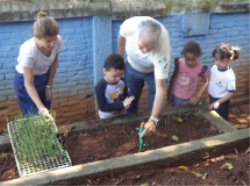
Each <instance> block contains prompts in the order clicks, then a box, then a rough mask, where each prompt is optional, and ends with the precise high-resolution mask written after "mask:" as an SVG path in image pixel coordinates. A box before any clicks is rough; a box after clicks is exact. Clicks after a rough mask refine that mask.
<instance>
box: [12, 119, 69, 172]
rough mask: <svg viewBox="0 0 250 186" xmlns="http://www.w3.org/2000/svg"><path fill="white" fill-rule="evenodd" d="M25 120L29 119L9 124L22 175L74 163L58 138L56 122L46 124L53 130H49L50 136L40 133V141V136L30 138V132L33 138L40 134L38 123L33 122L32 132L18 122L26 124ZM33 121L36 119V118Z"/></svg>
mask: <svg viewBox="0 0 250 186" xmlns="http://www.w3.org/2000/svg"><path fill="white" fill-rule="evenodd" d="M34 117H37V116H34ZM25 121H28V120H27V118H23V119H19V120H16V121H14V122H10V123H8V124H7V127H8V132H9V137H10V142H11V146H12V150H13V152H14V157H15V161H16V165H17V170H18V173H19V176H20V177H26V176H30V175H34V174H37V173H41V172H47V171H51V170H56V169H61V168H64V167H68V166H71V165H72V163H71V159H70V157H69V155H68V152H67V151H64V150H63V148H62V146H61V144H60V143H59V142H58V140H57V138H56V133H57V128H56V124H55V123H54V122H49V124H48V125H46V127H49V129H50V131H51V132H50V133H48V132H47V134H48V135H49V138H48V137H47V136H45V137H44V138H41V136H43V134H41V133H40V134H39V135H40V138H41V140H42V141H40V142H39V140H40V138H38V137H37V138H38V139H37V140H29V138H30V136H31V135H30V133H32V137H33V139H34V136H38V134H36V132H37V131H36V130H35V129H36V126H37V125H38V124H37V123H36V122H34V123H32V125H33V124H34V130H32V132H31V131H28V129H27V130H26V129H25V127H21V126H20V124H18V122H21V123H22V125H24V126H25ZM33 121H35V120H34V118H33ZM44 135H45V132H44ZM48 140H49V141H48ZM24 143H25V145H24ZM45 144H47V145H48V144H49V145H50V146H51V147H52V148H51V149H52V150H51V149H47V148H46V145H45Z"/></svg>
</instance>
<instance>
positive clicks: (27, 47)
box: [16, 35, 64, 75]
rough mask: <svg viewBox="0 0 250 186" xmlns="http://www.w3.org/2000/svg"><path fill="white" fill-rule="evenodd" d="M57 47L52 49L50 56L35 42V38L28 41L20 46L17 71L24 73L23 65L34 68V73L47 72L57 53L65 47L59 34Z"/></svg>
mask: <svg viewBox="0 0 250 186" xmlns="http://www.w3.org/2000/svg"><path fill="white" fill-rule="evenodd" d="M57 38H58V39H57V42H56V45H55V47H54V48H53V49H52V52H51V55H50V57H47V56H45V55H43V54H42V53H41V52H40V51H39V50H38V48H37V47H36V44H35V38H31V39H29V40H28V41H26V42H25V43H24V44H22V45H21V47H20V52H19V56H18V58H17V62H18V64H17V65H16V70H17V72H19V73H21V74H23V67H25V68H33V69H34V75H41V74H44V73H46V72H47V71H48V70H49V68H50V65H51V64H52V63H53V61H54V59H55V57H56V54H57V53H58V52H60V51H61V50H62V49H63V47H64V44H63V40H62V38H61V37H60V36H59V35H58V36H57Z"/></svg>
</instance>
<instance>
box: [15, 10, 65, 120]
mask: <svg viewBox="0 0 250 186" xmlns="http://www.w3.org/2000/svg"><path fill="white" fill-rule="evenodd" d="M32 33H33V36H34V37H33V38H31V39H29V40H28V41H26V42H25V43H24V44H22V45H21V47H20V52H19V56H18V58H17V62H18V64H17V66H16V74H15V78H14V87H15V92H16V96H17V100H18V104H19V106H20V108H21V111H22V113H23V115H24V116H26V115H32V114H36V113H39V114H44V115H46V116H48V117H51V116H50V114H49V110H50V107H51V98H52V91H51V88H52V82H53V79H54V76H55V73H56V69H57V63H58V54H59V52H60V51H61V50H62V49H63V47H64V44H63V41H62V38H61V37H60V36H59V35H58V33H59V27H58V24H57V22H56V21H55V20H54V19H53V18H51V17H49V16H47V14H46V13H44V12H42V11H41V12H39V13H38V14H37V20H36V22H35V23H34V25H33V30H32Z"/></svg>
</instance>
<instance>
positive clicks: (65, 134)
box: [63, 129, 71, 138]
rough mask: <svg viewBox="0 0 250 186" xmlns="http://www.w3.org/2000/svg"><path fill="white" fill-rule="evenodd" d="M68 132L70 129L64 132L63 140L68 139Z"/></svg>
mask: <svg viewBox="0 0 250 186" xmlns="http://www.w3.org/2000/svg"><path fill="white" fill-rule="evenodd" d="M70 131H71V130H70V129H67V130H65V132H64V134H63V136H64V137H65V138H67V137H69V132H70Z"/></svg>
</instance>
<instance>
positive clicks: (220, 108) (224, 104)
mask: <svg viewBox="0 0 250 186" xmlns="http://www.w3.org/2000/svg"><path fill="white" fill-rule="evenodd" d="M240 53H241V49H240V48H239V47H232V46H230V45H229V44H227V43H221V44H219V45H218V46H217V47H216V48H215V49H214V51H213V53H212V55H213V57H214V62H215V65H214V66H213V67H212V68H211V75H210V82H209V85H208V93H209V95H208V97H207V100H206V103H207V105H209V108H210V109H214V110H215V111H216V112H217V113H218V114H219V115H220V116H222V117H223V118H224V119H225V120H228V114H229V108H230V102H231V100H230V99H231V98H232V97H233V95H234V93H235V91H236V85H235V75H234V71H233V69H232V68H231V67H230V66H229V63H230V62H231V61H232V60H237V59H238V58H239V56H240Z"/></svg>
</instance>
